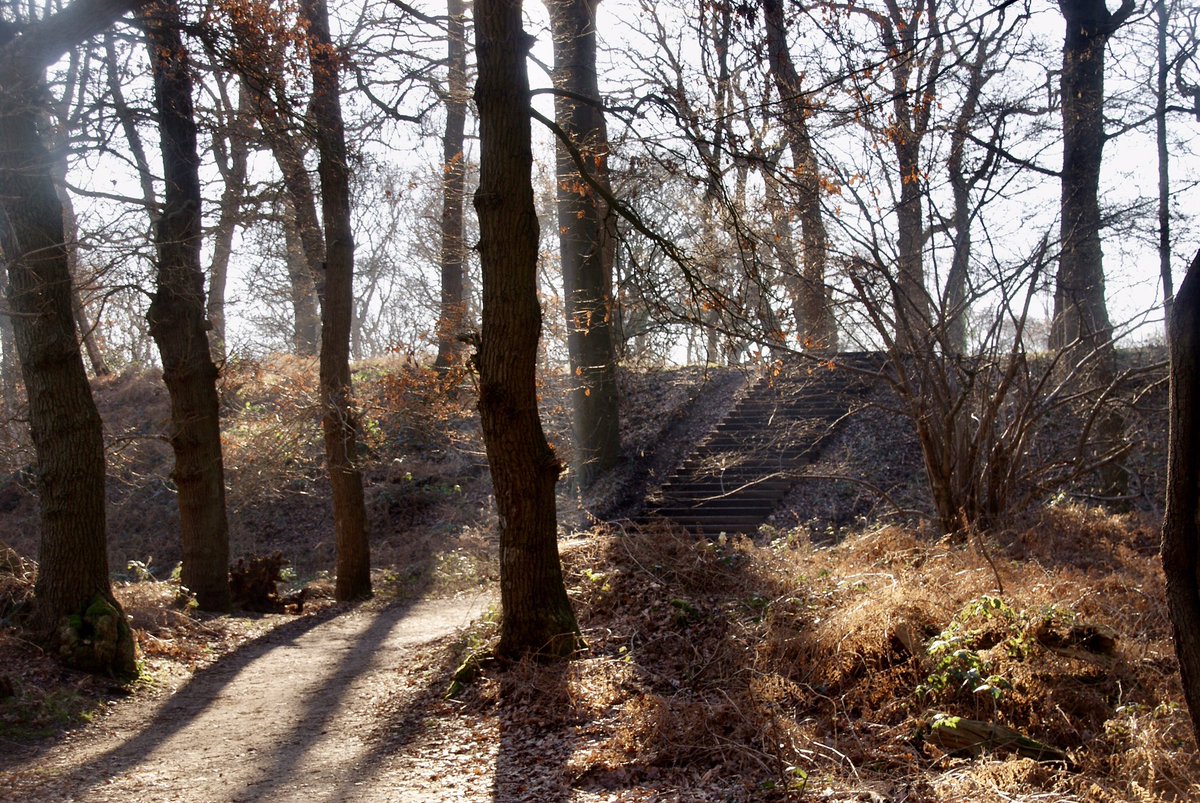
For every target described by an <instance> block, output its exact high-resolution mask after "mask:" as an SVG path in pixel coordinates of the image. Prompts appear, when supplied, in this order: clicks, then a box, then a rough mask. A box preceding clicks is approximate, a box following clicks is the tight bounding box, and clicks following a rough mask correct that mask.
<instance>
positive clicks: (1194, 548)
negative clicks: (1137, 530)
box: [1162, 253, 1200, 742]
mask: <svg viewBox="0 0 1200 803" xmlns="http://www.w3.org/2000/svg"><path fill="white" fill-rule="evenodd" d="M1169 332H1170V336H1169V344H1170V349H1171V389H1170V395H1171V404H1170V421H1171V432H1170V436H1169V438H1168V441H1169V443H1168V447H1169V449H1168V464H1167V498H1166V503H1167V508H1166V512H1165V516H1164V519H1163V539H1162V562H1163V573H1164V574H1165V575H1166V580H1167V607H1168V609H1169V610H1170V613H1171V623H1172V625H1173V626H1174V629H1175V653H1176V655H1177V656H1178V657H1179V670H1180V673H1181V674H1182V676H1183V693H1184V698H1185V699H1186V700H1187V704H1188V710H1189V711H1190V712H1191V715H1192V730H1193V733H1194V734H1195V737H1196V740H1197V741H1198V742H1200V253H1197V254H1196V258H1195V259H1193V260H1192V265H1191V267H1190V268H1189V269H1188V272H1187V276H1186V277H1185V278H1184V280H1183V283H1182V284H1181V285H1180V286H1179V292H1178V294H1177V295H1176V296H1175V304H1174V305H1173V308H1172V310H1171V320H1170V325H1169Z"/></svg>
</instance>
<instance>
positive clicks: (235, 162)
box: [206, 79, 250, 365]
mask: <svg viewBox="0 0 1200 803" xmlns="http://www.w3.org/2000/svg"><path fill="white" fill-rule="evenodd" d="M238 84H239V87H240V90H239V93H238V105H237V108H236V109H227V110H226V111H227V113H228V115H229V121H228V132H227V134H226V135H225V139H226V141H227V142H228V148H226V147H225V145H224V143H223V142H222V141H221V137H219V136H218V137H215V138H214V139H215V142H214V150H216V151H218V153H217V164H218V168H219V169H220V171H221V178H222V180H223V181H224V182H225V188H224V189H223V190H222V191H221V211H220V215H219V217H218V218H217V230H216V232H215V233H214V234H213V256H212V263H211V264H210V265H209V269H208V303H207V307H206V310H207V313H208V322H209V323H210V324H211V325H212V330H211V331H210V332H209V345H210V350H211V351H212V357H213V361H214V362H216V363H217V364H218V365H223V364H224V363H225V360H226V358H227V357H228V345H227V342H226V333H225V288H226V285H227V284H228V281H229V260H230V258H231V257H232V256H233V235H234V234H235V231H236V229H237V226H238V224H239V223H240V222H241V217H242V204H243V203H244V201H245V197H246V169H247V163H248V161H249V157H250V143H249V142H248V140H247V137H246V130H245V126H246V120H245V114H246V108H247V105H248V101H247V98H246V90H245V84H244V82H242V81H241V80H240V79H239V80H238ZM222 97H225V92H224V90H222ZM217 143H221V144H220V145H219V146H218V145H217Z"/></svg>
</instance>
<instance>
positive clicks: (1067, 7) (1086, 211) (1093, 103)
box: [1050, 0, 1136, 375]
mask: <svg viewBox="0 0 1200 803" xmlns="http://www.w3.org/2000/svg"><path fill="white" fill-rule="evenodd" d="M1058 6H1059V9H1060V10H1061V11H1062V15H1063V18H1064V19H1065V20H1066V23H1067V26H1066V27H1067V33H1066V39H1065V41H1064V42H1063V66H1062V79H1061V87H1060V93H1059V94H1060V97H1061V98H1062V118H1063V166H1062V216H1061V234H1060V237H1059V241H1060V248H1061V252H1060V256H1059V265H1058V275H1057V277H1056V280H1055V286H1054V321H1053V325H1052V329H1051V332H1050V347H1051V348H1055V349H1062V348H1067V347H1070V346H1077V347H1078V348H1077V350H1076V354H1077V355H1078V356H1077V357H1076V360H1077V361H1081V360H1083V359H1086V358H1087V356H1088V355H1089V354H1091V353H1092V352H1093V351H1096V352H1098V353H1099V356H1100V360H1099V362H1098V367H1099V369H1100V370H1101V371H1103V372H1108V373H1109V374H1110V375H1111V372H1112V371H1113V370H1115V369H1114V366H1113V365H1112V352H1113V346H1112V323H1111V322H1110V321H1109V317H1108V306H1107V304H1106V303H1105V299H1104V257H1103V254H1102V253H1101V250H1100V228H1101V219H1100V201H1099V197H1098V194H1099V188H1100V165H1101V162H1102V160H1103V155H1104V144H1105V142H1106V141H1107V139H1108V134H1107V133H1106V132H1105V130H1104V51H1105V46H1106V45H1107V43H1108V39H1109V37H1111V36H1112V35H1113V34H1114V33H1116V31H1117V29H1118V28H1120V27H1121V26H1122V25H1123V24H1124V23H1125V21H1126V20H1128V19H1129V15H1130V14H1132V13H1133V10H1134V8H1135V7H1136V4H1135V3H1134V0H1122V2H1121V5H1120V7H1119V8H1118V9H1117V10H1116V11H1115V12H1110V11H1109V10H1108V8H1107V6H1105V3H1104V0H1059V4H1058Z"/></svg>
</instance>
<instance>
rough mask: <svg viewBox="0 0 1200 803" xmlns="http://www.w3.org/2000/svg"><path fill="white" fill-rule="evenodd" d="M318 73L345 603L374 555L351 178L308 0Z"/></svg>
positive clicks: (326, 378) (324, 341)
mask: <svg viewBox="0 0 1200 803" xmlns="http://www.w3.org/2000/svg"><path fill="white" fill-rule="evenodd" d="M301 13H302V15H303V16H304V17H305V19H306V21H307V23H308V36H309V42H308V53H309V61H310V63H311V65H312V75H313V100H312V106H311V112H312V118H313V122H314V127H315V132H316V140H317V149H318V152H319V154H320V159H319V163H318V167H317V172H318V173H319V174H320V177H321V212H322V218H323V220H324V223H325V260H326V267H325V297H324V303H323V304H322V305H321V398H322V400H323V403H324V406H325V415H324V417H323V419H322V421H321V423H322V426H323V428H324V431H325V462H326V464H327V465H328V469H329V482H330V486H331V488H332V490H333V523H334V528H335V529H336V531H337V585H336V588H335V591H334V593H335V595H336V596H337V598H338V599H339V600H348V599H357V598H360V597H367V596H370V594H371V554H370V547H369V544H368V539H367V514H366V507H365V505H364V503H363V485H362V472H361V471H359V469H358V465H357V463H356V462H355V461H356V457H357V456H356V454H355V453H356V451H357V446H356V445H357V442H358V417H357V415H356V413H355V410H354V401H353V398H352V389H351V386H350V323H351V317H352V316H353V314H354V238H353V234H352V232H351V229H350V171H349V169H348V168H347V165H346V137H345V130H344V128H343V124H342V107H341V100H340V93H339V90H338V70H339V67H340V64H341V62H340V58H339V54H338V52H337V49H336V48H335V46H334V44H333V42H332V39H331V37H330V34H329V15H328V10H327V8H326V5H325V0H302V2H301Z"/></svg>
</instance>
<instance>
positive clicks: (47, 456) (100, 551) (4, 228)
mask: <svg viewBox="0 0 1200 803" xmlns="http://www.w3.org/2000/svg"><path fill="white" fill-rule="evenodd" d="M133 5H134V3H131V2H84V1H83V0H77V2H76V3H74V4H73V5H71V6H70V7H68V8H67V9H66V10H64V11H62V12H59V13H57V14H55V15H53V16H52V17H48V18H47V19H45V20H43V21H42V22H40V23H37V24H36V25H34V26H31V27H30V28H28V29H27V30H26V31H25V32H24V33H23V34H22V35H21V36H20V37H17V38H13V36H12V34H11V31H0V186H3V187H4V188H5V191H4V193H2V194H0V212H2V214H0V251H3V253H4V255H5V256H6V258H7V260H8V263H7V265H8V300H9V305H10V308H11V310H12V312H13V314H14V318H13V328H14V340H15V345H16V348H17V353H18V355H19V357H20V361H21V371H22V374H23V377H24V380H25V389H26V394H27V397H28V402H29V425H30V432H31V435H32V439H33V445H34V449H35V453H36V455H37V461H38V492H39V497H40V501H41V544H40V547H39V551H38V562H39V571H38V579H37V584H36V586H35V588H34V607H33V613H32V618H31V622H30V623H31V626H32V629H33V630H34V632H35V633H37V634H39V636H40V637H41V639H42V640H43V641H44V642H46V643H49V644H50V645H52V647H53V649H54V652H55V653H56V654H59V655H61V656H62V657H64V658H65V659H66V660H67V661H68V662H69V663H73V664H75V665H78V666H82V667H84V668H87V669H92V670H99V671H107V672H113V673H118V674H134V673H135V672H136V666H135V662H134V658H135V647H134V641H133V634H132V632H131V631H130V630H129V626H128V624H127V622H126V621H125V617H124V614H123V613H122V612H121V610H120V606H119V605H118V604H117V602H116V600H115V599H114V598H113V596H112V589H111V587H110V585H109V579H108V556H107V554H106V549H105V508H104V472H105V463H104V440H103V436H102V432H101V423H100V416H99V413H98V412H97V411H96V405H95V402H94V401H93V399H92V394H91V388H90V387H89V385H88V380H87V374H86V372H85V371H84V367H83V358H82V355H81V354H80V351H79V342H78V340H77V335H78V333H77V332H76V329H75V323H74V313H73V310H72V306H71V276H70V271H69V269H68V262H67V249H66V244H65V242H64V239H65V238H64V236H63V214H62V204H61V203H60V202H59V199H58V195H57V193H56V191H55V186H54V179H53V158H52V157H51V155H50V154H49V153H48V152H47V150H46V148H45V146H44V144H43V142H42V140H41V138H40V136H39V134H38V131H37V125H36V110H37V108H38V103H37V99H38V97H39V94H38V88H39V87H40V86H41V83H42V77H43V76H42V71H43V70H44V68H45V67H46V65H47V64H49V63H51V62H53V61H54V60H55V59H56V58H57V57H58V56H59V55H61V53H62V52H63V51H64V50H66V49H67V48H68V47H71V46H72V45H73V44H74V43H76V42H77V41H79V40H81V39H84V38H87V37H89V36H92V35H94V34H96V33H98V32H99V31H101V30H103V29H104V28H105V27H107V25H109V24H110V23H111V22H112V21H113V20H115V19H116V18H117V17H119V16H120V15H121V14H123V13H125V11H127V10H129V9H130V8H131V7H132V6H133ZM73 617H74V618H73Z"/></svg>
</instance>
